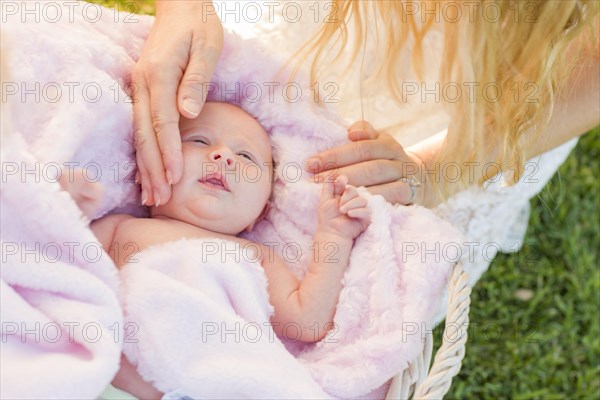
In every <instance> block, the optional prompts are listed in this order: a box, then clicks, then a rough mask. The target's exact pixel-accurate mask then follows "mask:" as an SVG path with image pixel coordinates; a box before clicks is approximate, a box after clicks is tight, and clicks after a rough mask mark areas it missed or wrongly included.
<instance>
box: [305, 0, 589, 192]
mask: <svg viewBox="0 0 600 400" xmlns="http://www.w3.org/2000/svg"><path fill="white" fill-rule="evenodd" d="M332 3H333V4H332V7H333V10H336V11H337V12H336V13H335V15H333V14H332V15H333V18H330V19H329V21H328V23H325V24H323V26H322V27H321V29H320V30H319V32H318V33H317V34H316V35H315V36H314V37H313V38H312V39H311V40H310V41H309V42H308V43H307V44H305V46H304V47H303V48H302V49H301V50H300V51H299V52H298V53H296V59H300V58H301V59H306V56H307V55H313V56H314V58H313V62H312V67H311V78H312V80H313V81H316V79H317V77H318V75H319V73H320V68H321V67H322V66H323V64H324V62H325V61H326V60H331V59H336V58H338V57H339V56H340V55H341V51H342V50H343V49H345V48H350V49H351V57H350V60H351V63H354V62H356V61H357V60H358V58H359V54H361V50H362V49H364V48H366V46H367V38H366V37H367V31H368V30H369V29H368V28H369V25H367V24H370V25H371V26H373V24H374V27H375V29H376V32H377V35H376V36H377V50H378V51H379V53H378V54H377V55H376V56H375V59H378V58H377V57H379V58H381V59H384V60H385V61H383V62H380V63H379V65H377V67H376V68H375V70H374V71H371V72H370V75H369V76H368V78H370V79H371V80H372V81H379V82H383V83H385V84H386V86H387V89H388V90H389V92H390V94H391V95H392V97H393V98H394V99H395V100H396V101H397V102H398V103H401V99H402V88H401V79H400V78H399V76H398V69H397V68H396V66H397V65H398V64H399V63H400V57H401V51H402V49H403V48H404V47H405V45H406V44H407V42H408V40H409V38H412V39H414V40H413V42H414V46H413V49H412V57H411V63H412V67H413V70H414V72H415V73H416V76H417V78H418V79H420V80H423V71H424V62H425V61H424V59H423V41H424V38H425V36H426V35H427V33H428V31H429V30H430V29H431V28H432V26H433V25H434V22H436V21H435V18H436V17H437V18H438V19H439V17H440V15H439V14H440V13H439V11H441V10H442V9H443V8H444V7H445V8H446V11H447V12H446V14H445V15H442V17H443V18H441V20H442V23H443V28H444V50H443V55H442V60H443V61H442V64H441V67H440V71H439V81H440V85H441V86H444V85H446V84H449V83H453V84H457V83H458V84H464V83H469V82H471V83H478V84H479V85H480V87H481V86H485V85H486V84H490V85H493V86H494V88H495V90H496V89H497V90H499V91H501V92H499V93H503V95H502V96H499V100H498V101H495V102H492V101H489V98H487V97H486V93H485V92H484V91H482V90H476V91H474V93H475V95H474V96H472V97H470V96H460V97H459V98H458V100H457V101H456V102H454V103H446V104H445V107H446V109H447V111H448V112H449V114H450V117H451V122H450V126H449V129H448V135H447V137H446V140H445V143H444V147H443V149H442V151H441V153H440V156H439V158H438V160H437V162H438V164H437V165H442V166H443V165H445V163H449V162H453V163H454V164H456V163H457V162H458V165H459V166H460V172H461V174H460V180H459V181H458V182H454V183H452V185H456V184H459V186H460V187H461V188H464V187H466V186H467V185H468V184H470V183H473V182H476V183H477V184H478V185H479V186H482V185H483V184H484V182H485V181H486V180H488V179H489V178H491V177H493V176H494V175H495V174H496V173H498V172H499V169H497V168H495V169H494V168H485V169H484V168H475V171H476V172H475V176H473V174H472V173H467V171H466V168H467V167H468V166H469V165H481V166H483V165H486V163H491V162H493V163H496V164H494V165H497V166H499V168H500V169H501V170H502V171H505V172H506V171H512V179H510V180H509V181H508V182H507V183H508V184H510V185H512V184H514V183H516V182H517V181H518V180H519V179H520V177H521V176H522V174H523V170H524V163H525V161H526V160H524V157H525V155H524V151H523V147H524V146H525V144H524V143H523V141H525V140H528V141H530V142H531V143H532V142H533V140H534V139H536V138H538V137H539V135H540V133H541V132H542V128H543V127H544V126H545V124H546V123H547V122H548V119H549V116H550V114H551V111H552V108H553V105H554V100H555V95H556V93H557V91H558V90H559V89H560V87H559V84H560V83H564V81H565V78H566V77H567V76H569V73H570V72H571V70H572V68H573V66H574V63H575V61H577V58H578V55H579V54H580V52H582V51H588V52H589V51H590V48H589V47H586V46H585V43H588V44H590V45H594V44H595V43H596V40H597V33H596V32H595V31H594V29H593V27H592V25H593V20H594V18H595V16H596V15H597V14H598V10H599V8H600V3H599V2H597V1H596V0H592V1H584V0H582V1H562V0H561V1H544V0H542V1H527V2H519V1H510V0H492V1H484V2H479V3H478V4H477V6H480V7H479V10H478V11H476V12H473V8H471V9H469V8H468V7H464V6H465V5H468V4H467V3H473V2H441V1H434V0H423V1H411V0H405V1H386V0H383V1H360V0H333V1H332ZM450 3H452V4H453V7H454V9H453V10H450V8H449V6H448V4H450ZM457 6H458V7H457ZM472 6H473V4H470V7H472ZM416 9H425V10H430V11H431V10H433V11H434V13H430V14H427V13H424V15H419V14H417V13H414V11H415V10H416ZM484 9H487V10H484ZM492 9H493V10H492ZM435 10H438V12H437V14H436V13H435ZM456 10H459V12H460V16H459V15H458V14H456V13H454V14H452V12H453V11H456ZM490 10H491V11H490ZM484 12H485V13H484ZM351 22H352V25H350V23H351ZM348 26H352V27H353V28H354V34H353V37H352V40H351V41H350V40H349V39H350V38H349V36H350V35H349V29H348ZM585 27H589V28H591V29H589V30H588V31H586V32H585V33H586V35H585V36H584V38H585V39H589V42H588V41H585V40H581V41H580V40H577V43H575V40H574V39H575V38H577V37H580V36H581V35H580V33H582V31H584V28H585ZM588 35H589V36H588ZM334 44H337V45H339V47H338V52H337V53H335V52H332V51H331V49H332V46H333V45H334ZM575 44H577V46H572V45H575ZM580 44H583V45H580ZM567 50H569V52H572V53H569V55H568V57H567V56H566V51H567ZM591 51H594V50H593V48H592V50H591ZM596 51H597V49H596ZM332 54H333V57H331V55H332ZM363 56H364V55H363ZM349 65H350V64H349ZM349 65H348V67H349ZM515 89H516V90H519V91H520V94H519V98H517V100H518V101H515V96H516V95H517V93H516V92H515ZM507 94H510V95H507ZM525 95H529V96H528V97H525ZM376 122H377V121H374V123H376ZM526 133H527V134H526ZM469 163H479V164H469ZM471 171H472V170H471ZM469 174H470V175H469ZM508 177H510V173H509V174H508ZM435 182H436V185H433V187H435V188H436V189H437V193H438V195H440V196H441V197H443V198H445V197H447V196H445V195H446V194H447V193H449V190H448V182H446V180H445V179H439V177H436V180H435ZM454 191H456V188H454Z"/></svg>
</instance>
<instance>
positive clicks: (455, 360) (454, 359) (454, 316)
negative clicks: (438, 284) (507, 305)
mask: <svg viewBox="0 0 600 400" xmlns="http://www.w3.org/2000/svg"><path fill="white" fill-rule="evenodd" d="M468 281H469V280H468V275H467V273H466V272H464V271H463V267H462V264H461V263H457V264H456V265H455V266H454V270H453V271H452V276H451V277H450V281H449V282H448V309H447V312H446V325H445V328H444V335H443V340H442V344H441V346H440V348H439V349H438V351H437V353H436V355H435V359H434V361H433V365H432V367H431V369H429V365H430V363H431V355H432V350H433V337H432V334H431V332H427V333H426V337H425V344H424V348H423V352H422V353H421V354H420V356H419V357H417V359H415V360H413V361H412V362H411V363H409V365H408V367H407V368H406V369H405V370H404V371H402V372H401V373H400V374H398V375H397V376H396V377H395V378H394V379H393V380H392V384H391V386H390V388H389V390H388V393H387V396H386V400H391V399H394V400H396V399H408V398H410V397H411V396H413V395H414V396H413V398H414V399H441V398H443V397H444V395H445V394H446V393H447V392H448V390H449V389H450V385H451V384H452V378H453V377H454V376H456V374H458V371H460V366H461V362H462V359H463V357H464V356H465V344H466V342H467V330H468V327H469V306H470V303H471V297H470V295H471V288H470V287H469V285H468Z"/></svg>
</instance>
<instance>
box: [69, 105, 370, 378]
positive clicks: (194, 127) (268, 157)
mask: <svg viewBox="0 0 600 400" xmlns="http://www.w3.org/2000/svg"><path fill="white" fill-rule="evenodd" d="M180 132H181V139H182V152H183V160H184V167H183V177H182V179H181V180H180V181H179V182H178V183H177V184H175V185H174V186H173V188H172V191H173V192H172V198H171V200H170V201H169V202H168V203H167V204H160V205H158V206H154V207H151V208H150V218H136V217H133V216H130V215H124V214H113V215H109V216H106V217H103V218H100V219H98V220H96V221H94V222H92V223H91V229H92V231H93V232H94V234H95V235H96V237H97V238H98V240H99V241H100V243H101V244H102V247H103V248H104V250H105V251H106V252H107V253H109V254H110V255H111V257H114V258H113V259H114V261H115V263H116V265H117V266H118V267H119V268H120V267H122V266H123V265H124V264H126V258H130V257H131V256H132V254H131V243H135V245H136V246H135V250H136V252H141V251H143V250H144V249H146V248H147V247H149V246H153V245H158V244H162V243H166V242H170V241H176V240H179V239H182V238H215V237H216V238H221V239H225V240H229V241H234V242H237V243H239V244H240V245H241V246H240V248H244V245H246V244H249V243H250V242H249V241H247V240H245V239H243V238H239V237H237V236H236V235H238V234H240V233H242V232H244V231H251V230H252V228H253V227H254V225H255V224H256V223H257V222H258V221H260V219H261V218H262V217H263V216H264V215H266V212H267V210H268V202H269V197H270V195H271V186H272V176H273V163H272V150H271V143H270V140H269V137H268V135H267V133H266V132H265V130H264V129H263V128H262V126H261V125H260V124H259V123H258V122H257V121H256V120H255V119H254V118H253V117H252V116H250V115H248V114H247V113H246V112H245V111H243V110H242V109H240V108H238V107H236V106H233V105H230V104H227V103H210V102H209V103H206V105H205V106H204V108H203V109H202V112H201V113H200V115H199V116H198V117H197V118H195V119H193V120H188V119H185V118H182V119H181V122H180ZM251 170H252V171H253V172H252V173H251V174H249V172H248V171H251ZM246 175H252V179H249V178H248V177H247V176H246ZM66 189H67V190H69V191H70V192H71V194H72V196H73V198H74V199H75V200H76V201H78V202H79V203H78V204H79V205H80V207H82V210H84V211H85V210H86V207H87V209H89V208H90V202H91V201H92V200H93V198H94V196H91V195H88V196H86V195H85V193H83V194H82V193H81V192H82V191H83V192H86V191H88V190H89V189H86V188H84V187H82V186H78V185H77V184H70V185H66ZM366 206H367V201H366V199H365V198H363V197H361V196H360V195H359V194H358V192H357V190H356V188H354V187H351V186H348V185H347V178H346V177H344V176H340V177H338V178H337V179H336V180H335V181H331V182H325V183H324V184H323V187H322V191H321V197H320V202H319V209H318V225H317V229H316V232H315V234H314V237H313V240H314V245H315V249H317V248H318V249H319V250H320V251H318V253H315V254H329V253H330V252H329V251H327V250H328V246H331V243H334V244H335V246H336V249H337V252H336V257H335V258H334V260H331V259H327V262H325V260H324V259H323V258H324V257H320V258H321V259H320V258H319V257H316V259H315V257H313V260H312V264H311V265H310V267H309V270H308V273H307V274H306V276H305V277H304V279H303V280H302V281H299V280H298V279H297V278H296V277H295V276H294V275H293V274H292V273H291V272H290V270H289V269H288V268H287V267H286V265H285V263H284V261H283V259H282V258H281V257H279V256H278V255H275V256H274V257H273V256H269V257H267V256H265V257H263V258H262V259H261V260H260V262H261V265H262V267H263V268H264V272H265V275H266V277H267V281H268V287H267V290H268V294H269V300H270V302H271V304H272V305H273V308H274V315H273V316H272V318H271V322H272V325H273V329H274V331H275V332H276V333H277V334H279V335H282V334H283V332H281V329H282V327H284V326H286V324H288V323H295V324H298V325H299V326H300V328H301V329H300V333H301V334H300V337H299V338H297V339H298V340H301V341H307V342H315V341H319V340H321V339H322V338H323V337H324V336H325V335H326V333H327V331H328V330H329V329H331V328H332V321H333V317H334V314H335V307H336V304H337V301H338V297H339V294H340V290H341V289H342V284H341V280H342V276H343V274H344V271H345V269H346V268H347V266H348V262H349V257H350V250H351V248H352V244H353V239H354V238H356V237H357V236H358V235H360V234H361V232H363V231H364V230H365V229H366V227H367V225H368V224H369V222H370V214H369V211H368V209H367V207H366ZM259 246H260V245H259ZM125 247H127V248H125ZM262 250H263V251H261V252H260V253H261V254H263V255H266V254H272V252H269V249H268V248H267V247H264V248H262ZM315 323H316V324H317V325H316V326H317V327H318V330H317V331H315ZM124 368H128V367H127V366H125V367H124ZM115 383H116V382H115ZM130 383H131V382H130Z"/></svg>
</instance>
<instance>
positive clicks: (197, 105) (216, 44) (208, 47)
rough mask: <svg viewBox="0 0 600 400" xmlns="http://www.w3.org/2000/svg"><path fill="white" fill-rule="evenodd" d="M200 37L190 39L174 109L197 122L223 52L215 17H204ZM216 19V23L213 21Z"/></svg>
mask: <svg viewBox="0 0 600 400" xmlns="http://www.w3.org/2000/svg"><path fill="white" fill-rule="evenodd" d="M204 18H205V19H206V20H207V21H206V23H205V24H203V25H204V26H205V27H206V29H205V30H204V32H202V33H203V35H205V36H203V37H198V36H197V35H198V34H197V33H196V34H195V35H194V36H193V37H192V43H191V50H190V60H189V63H188V65H187V67H186V69H185V72H184V74H183V78H182V79H181V83H180V84H179V89H178V91H177V105H178V107H179V112H180V113H181V114H182V115H183V116H185V117H186V118H196V117H197V116H198V114H199V113H200V111H201V110H202V107H203V106H204V102H205V101H206V96H207V94H208V86H207V85H208V84H209V83H210V79H211V77H212V75H213V72H214V70H215V68H216V66H217V62H218V61H219V56H220V54H221V50H222V48H223V26H222V25H221V23H220V21H219V20H218V18H217V14H216V13H211V14H208V15H204ZM214 19H216V21H215V20H214Z"/></svg>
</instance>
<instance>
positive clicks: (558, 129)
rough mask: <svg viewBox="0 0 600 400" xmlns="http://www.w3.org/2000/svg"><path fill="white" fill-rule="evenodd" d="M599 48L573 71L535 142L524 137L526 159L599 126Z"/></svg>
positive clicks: (581, 61)
mask: <svg viewBox="0 0 600 400" xmlns="http://www.w3.org/2000/svg"><path fill="white" fill-rule="evenodd" d="M597 47H598V46H597ZM599 53H600V49H599V48H597V49H596V52H595V54H587V55H586V57H585V58H583V59H581V60H580V62H579V63H578V64H577V66H576V67H575V68H574V69H573V73H572V74H571V76H570V77H569V78H568V80H567V82H566V83H565V85H564V86H563V90H561V91H560V92H559V93H558V94H557V97H556V100H555V104H554V109H553V112H552V116H551V117H550V120H549V122H548V125H547V126H546V128H545V129H544V131H543V133H542V134H541V135H540V137H539V138H537V140H535V141H534V142H533V143H530V144H528V143H526V141H527V134H525V135H524V138H523V143H522V144H523V146H524V150H525V159H527V160H530V159H531V158H533V157H536V156H539V155H540V154H542V153H545V152H547V151H548V150H551V149H553V148H555V147H557V146H560V145H561V144H563V143H565V142H567V141H568V140H570V139H572V138H575V137H577V136H580V135H582V134H584V133H586V132H587V131H589V130H590V129H592V128H594V127H596V126H597V125H598V124H600V54H599Z"/></svg>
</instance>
